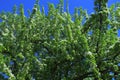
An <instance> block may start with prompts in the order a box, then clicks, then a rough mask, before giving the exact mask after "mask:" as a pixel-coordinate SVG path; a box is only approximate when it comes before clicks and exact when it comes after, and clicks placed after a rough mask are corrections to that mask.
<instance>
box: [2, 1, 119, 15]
mask: <svg viewBox="0 0 120 80" xmlns="http://www.w3.org/2000/svg"><path fill="white" fill-rule="evenodd" d="M64 1H66V0H64ZM68 1H69V10H70V13H71V14H72V13H73V12H74V8H75V7H82V8H83V9H86V10H88V13H89V14H90V13H91V12H93V6H94V0H68ZM48 2H50V3H54V4H55V5H56V4H57V3H59V0H40V6H44V7H45V10H46V11H47V9H48V5H47V4H48ZM115 2H120V0H109V3H108V5H109V6H110V5H111V4H112V3H115ZM34 3H35V0H0V12H1V11H12V8H13V6H14V5H17V6H18V7H19V5H20V4H23V5H24V8H25V14H26V15H27V10H28V9H30V10H32V8H33V5H34Z"/></svg>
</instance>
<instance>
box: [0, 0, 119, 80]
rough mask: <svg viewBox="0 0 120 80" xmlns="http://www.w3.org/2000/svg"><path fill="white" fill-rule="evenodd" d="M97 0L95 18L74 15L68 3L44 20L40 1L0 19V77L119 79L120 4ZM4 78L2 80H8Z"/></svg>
mask: <svg viewBox="0 0 120 80" xmlns="http://www.w3.org/2000/svg"><path fill="white" fill-rule="evenodd" d="M107 2H108V0H94V13H92V14H87V11H86V10H83V9H82V8H75V13H74V14H70V13H69V7H68V4H67V6H66V10H65V9H64V3H63V0H60V2H59V4H58V5H57V6H54V4H48V5H49V11H48V13H47V14H45V11H44V7H39V1H38V0H36V3H35V5H34V8H33V10H32V12H30V11H28V12H29V16H28V17H27V16H25V14H24V8H23V5H20V7H19V10H18V11H19V13H17V12H18V11H17V7H16V6H14V8H13V12H2V13H0V20H1V22H0V72H1V73H2V74H6V75H7V76H8V78H6V79H7V80H33V79H35V80H111V79H112V78H115V80H119V79H120V65H119V64H120V39H119V37H118V36H117V31H118V29H119V28H120V4H119V3H116V4H113V5H111V6H110V7H108V6H107ZM2 74H0V80H5V78H4V77H3V75H2Z"/></svg>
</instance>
